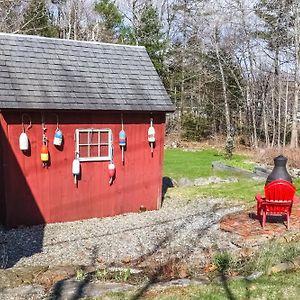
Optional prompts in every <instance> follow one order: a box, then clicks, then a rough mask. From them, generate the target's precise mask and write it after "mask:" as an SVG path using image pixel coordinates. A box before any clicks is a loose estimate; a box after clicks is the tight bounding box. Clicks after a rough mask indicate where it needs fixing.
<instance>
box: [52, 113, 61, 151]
mask: <svg viewBox="0 0 300 300" xmlns="http://www.w3.org/2000/svg"><path fill="white" fill-rule="evenodd" d="M62 142H63V134H62V131H61V130H60V129H59V126H58V115H56V130H55V133H54V139H53V144H54V145H55V146H58V147H60V146H61V145H62Z"/></svg>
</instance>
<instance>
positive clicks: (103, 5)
mask: <svg viewBox="0 0 300 300" xmlns="http://www.w3.org/2000/svg"><path fill="white" fill-rule="evenodd" d="M95 11H96V12H97V13H98V14H99V16H100V17H101V22H100V23H101V25H102V38H101V39H102V40H103V41H112V40H114V38H115V35H116V33H117V30H118V29H119V27H120V26H121V24H122V21H123V16H122V14H121V13H120V11H119V9H118V7H117V6H116V4H115V2H114V1H111V0H101V1H99V2H97V3H96V4H95Z"/></svg>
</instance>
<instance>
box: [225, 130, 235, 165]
mask: <svg viewBox="0 0 300 300" xmlns="http://www.w3.org/2000/svg"><path fill="white" fill-rule="evenodd" d="M234 148H235V147H234V138H233V137H232V136H231V135H230V136H228V137H227V139H226V144H225V158H226V159H231V158H232V155H233V150H234Z"/></svg>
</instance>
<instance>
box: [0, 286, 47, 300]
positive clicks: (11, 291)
mask: <svg viewBox="0 0 300 300" xmlns="http://www.w3.org/2000/svg"><path fill="white" fill-rule="evenodd" d="M45 297H46V294H45V289H44V288H43V287H42V286H41V285H37V284H34V285H23V286H19V287H15V288H6V289H3V290H2V291H1V292H0V299H2V300H28V299H32V300H39V299H44V298H45Z"/></svg>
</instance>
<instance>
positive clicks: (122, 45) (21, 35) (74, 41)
mask: <svg viewBox="0 0 300 300" xmlns="http://www.w3.org/2000/svg"><path fill="white" fill-rule="evenodd" d="M0 36H11V37H15V36H16V37H25V38H29V39H44V40H53V41H64V42H70V43H82V44H96V45H97V44H98V45H108V46H116V47H129V48H142V49H146V48H145V46H139V45H137V46H135V45H127V44H114V43H103V42H98V41H82V40H72V39H59V38H52V37H45V36H40V35H28V34H17V33H7V32H0Z"/></svg>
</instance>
